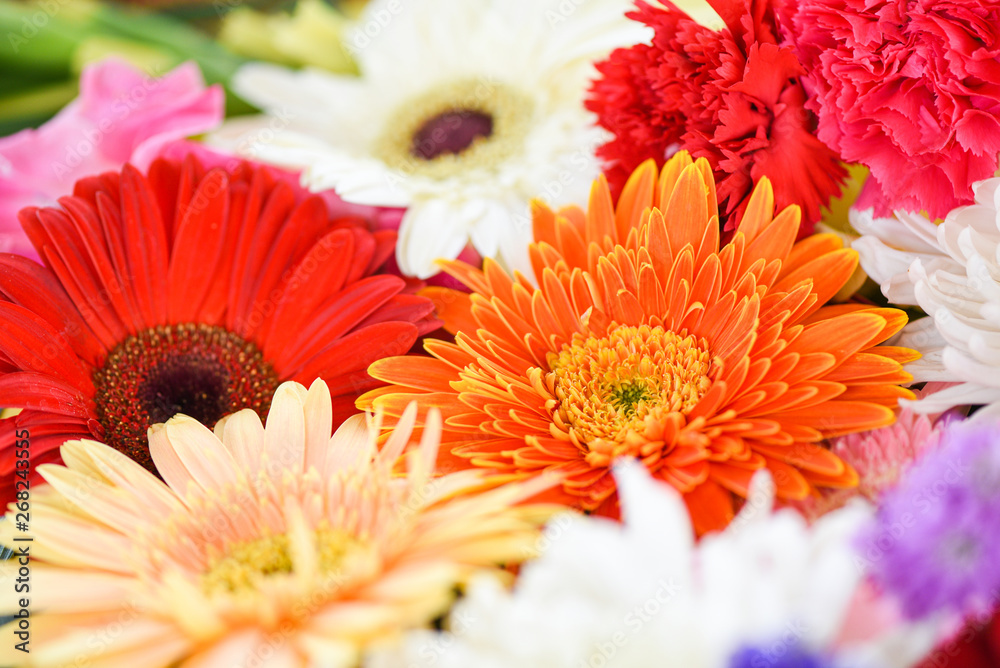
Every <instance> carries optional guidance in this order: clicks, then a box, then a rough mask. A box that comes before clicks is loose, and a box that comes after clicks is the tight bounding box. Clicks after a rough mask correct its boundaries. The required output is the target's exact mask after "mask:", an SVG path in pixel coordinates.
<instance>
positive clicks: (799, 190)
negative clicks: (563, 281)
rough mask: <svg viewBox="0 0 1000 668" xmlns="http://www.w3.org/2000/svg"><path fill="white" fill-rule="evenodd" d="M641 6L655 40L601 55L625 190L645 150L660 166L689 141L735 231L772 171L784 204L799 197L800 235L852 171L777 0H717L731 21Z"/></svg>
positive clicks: (611, 163) (600, 110)
mask: <svg viewBox="0 0 1000 668" xmlns="http://www.w3.org/2000/svg"><path fill="white" fill-rule="evenodd" d="M636 4H637V7H638V10H637V11H634V12H632V13H630V14H629V16H630V17H631V18H633V19H635V20H637V21H641V22H643V23H645V24H646V25H648V26H650V27H652V28H653V29H654V31H655V36H654V38H653V41H652V44H639V45H636V46H634V47H631V48H628V49H618V50H616V51H614V52H613V53H612V54H611V56H610V57H609V58H608V59H607V60H606V61H604V62H602V63H599V64H598V65H597V69H598V70H599V71H600V72H601V74H602V75H603V76H602V78H601V79H599V80H597V81H596V82H595V83H594V85H593V88H592V94H591V97H590V99H589V100H588V102H587V107H588V108H589V109H590V110H591V111H594V112H595V113H597V115H598V117H599V120H600V124H601V125H602V126H603V127H605V128H607V129H608V130H610V131H611V132H612V133H614V135H615V137H614V139H612V140H611V141H610V142H608V143H607V144H605V145H604V146H602V147H601V148H600V149H599V150H598V155H600V156H601V157H602V158H604V159H605V161H606V162H607V165H608V177H609V180H610V182H611V185H612V189H613V190H614V191H615V192H616V193H617V192H620V191H621V187H622V186H623V185H624V183H625V180H626V179H627V178H628V175H629V174H631V173H632V171H633V170H634V169H635V168H636V167H638V166H639V165H640V164H641V163H642V162H643V161H644V160H646V159H649V158H653V159H654V160H656V162H657V163H658V164H659V165H662V164H663V162H664V161H665V160H666V159H667V158H668V157H670V155H672V154H673V153H674V152H676V151H677V150H679V149H684V150H687V151H688V152H690V153H691V155H692V156H694V157H696V158H697V157H704V158H707V159H708V161H709V163H710V164H711V166H712V170H713V173H714V176H715V180H716V183H717V188H718V189H717V196H718V201H719V205H720V208H721V211H720V213H721V214H722V216H723V218H724V224H725V229H726V230H734V229H735V228H736V225H737V223H738V222H739V220H740V218H741V217H742V215H743V211H744V209H745V208H746V205H747V201H748V199H749V196H750V193H751V191H752V189H753V186H754V184H755V183H757V182H758V181H760V179H761V177H763V176H766V177H768V178H769V179H770V180H771V182H772V183H773V185H774V198H775V202H776V204H777V205H778V207H779V208H782V207H785V206H788V205H791V204H798V205H799V206H800V207H802V211H803V220H802V227H801V230H800V237H802V236H805V235H806V234H808V233H810V232H811V231H812V227H813V224H814V223H815V222H816V221H817V220H818V219H819V217H820V208H821V207H822V205H823V204H824V203H826V202H827V201H828V200H829V198H830V197H831V196H832V195H834V194H836V193H837V192H839V184H840V183H841V181H842V180H843V177H844V176H845V174H846V172H845V171H844V169H843V167H842V166H841V164H840V162H839V160H838V158H837V155H836V154H835V153H834V152H833V151H831V150H830V149H829V148H828V147H827V146H825V145H824V144H823V143H822V142H820V141H819V140H818V139H817V138H816V136H815V134H814V130H815V127H816V119H815V117H814V116H813V115H812V113H810V112H809V111H807V110H806V109H805V107H804V106H803V105H804V103H805V100H806V95H805V92H804V91H803V88H802V85H801V83H800V81H799V76H800V75H801V74H802V73H803V69H802V67H801V66H800V65H799V62H798V60H797V59H796V57H795V55H794V53H793V52H792V51H791V49H790V47H787V46H785V45H781V44H778V41H777V35H778V29H777V25H776V23H775V17H774V9H773V7H772V4H771V2H770V1H769V0H710V4H711V5H712V7H714V8H715V10H716V11H717V12H718V13H719V15H720V16H721V17H722V19H723V20H724V21H725V22H726V26H727V27H726V28H725V29H723V30H720V31H714V30H710V29H709V28H706V27H704V26H702V25H699V24H698V23H696V22H695V21H694V20H693V19H692V18H690V17H689V16H688V15H687V14H685V13H684V12H683V11H681V10H680V9H678V8H677V7H676V6H675V5H673V4H672V3H670V2H667V1H666V0H664V1H663V5H664V7H665V8H660V7H653V6H650V5H649V4H647V3H645V2H642V1H641V0H640V1H638V2H637V3H636Z"/></svg>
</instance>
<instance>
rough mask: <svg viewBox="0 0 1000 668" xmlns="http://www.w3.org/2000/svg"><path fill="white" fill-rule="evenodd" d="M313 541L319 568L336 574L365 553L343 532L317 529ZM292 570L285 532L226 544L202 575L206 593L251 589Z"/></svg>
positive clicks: (364, 546) (358, 541) (360, 543)
mask: <svg viewBox="0 0 1000 668" xmlns="http://www.w3.org/2000/svg"><path fill="white" fill-rule="evenodd" d="M313 535H314V540H315V544H316V551H317V561H318V566H319V571H320V572H321V573H323V574H331V573H336V572H337V571H340V570H342V569H343V568H344V567H345V565H346V564H347V563H348V562H349V561H352V560H353V559H354V558H355V557H358V556H361V555H362V554H364V553H366V547H367V546H366V544H365V543H363V542H362V541H360V540H358V539H357V538H356V537H354V536H352V535H351V534H348V533H347V532H345V531H339V530H333V529H318V530H316V531H315V533H314V534H313ZM294 570H295V562H294V559H293V555H292V548H291V542H290V541H289V539H288V536H287V535H285V534H277V535H273V536H265V537H264V538H258V539H256V540H251V541H247V542H244V543H234V544H233V545H230V546H229V549H228V550H227V552H226V554H224V555H221V556H219V557H217V558H215V559H212V560H211V561H210V565H209V568H208V571H207V572H206V573H205V574H204V575H203V576H202V588H203V589H204V591H206V592H208V593H215V592H222V591H227V592H241V591H248V590H254V589H256V588H257V584H258V582H260V580H261V579H263V578H266V577H268V576H272V575H281V574H285V575H288V574H291V573H292V572H294Z"/></svg>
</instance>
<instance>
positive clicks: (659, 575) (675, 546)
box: [369, 463, 934, 668]
mask: <svg viewBox="0 0 1000 668" xmlns="http://www.w3.org/2000/svg"><path fill="white" fill-rule="evenodd" d="M616 477H617V479H618V485H619V489H620V494H621V500H622V506H623V508H622V511H623V517H624V526H622V525H619V524H616V523H615V522H612V521H610V520H607V519H604V518H598V517H586V518H581V517H568V516H559V517H557V518H555V519H553V520H552V521H551V522H550V524H549V526H548V528H546V530H545V536H544V544H542V545H540V546H539V547H540V548H541V549H542V556H541V557H539V558H538V559H537V560H536V561H534V562H532V563H530V564H528V565H527V566H525V567H524V568H523V569H522V572H521V576H520V578H519V579H518V581H517V583H516V584H515V586H514V590H513V592H507V591H506V590H505V589H504V588H503V587H502V586H501V585H500V584H499V583H498V582H497V581H496V580H495V579H488V578H483V579H476V580H474V581H473V582H472V583H471V585H470V586H469V588H468V590H467V595H466V597H465V598H464V600H463V601H461V602H460V603H459V604H457V605H456V606H455V608H454V609H453V610H452V612H451V614H450V616H449V619H448V622H447V628H448V629H449V632H446V633H436V634H435V633H429V632H425V631H421V632H416V633H413V634H410V635H408V636H407V637H405V638H404V639H403V640H402V642H401V643H400V645H399V646H398V647H396V648H394V649H391V650H386V651H384V652H381V653H376V654H375V655H374V656H372V657H370V659H371V661H370V663H369V665H370V666H372V668H389V667H390V666H398V665H407V666H441V667H443V668H464V667H465V666H487V667H489V666H498V667H499V666H518V667H519V668H562V667H565V668H576V667H577V666H580V665H601V666H606V667H607V668H628V667H632V666H684V667H685V668H723V667H724V666H725V665H727V662H728V660H729V657H730V656H732V654H733V652H734V651H736V650H737V649H739V648H740V647H743V646H745V645H746V644H754V643H757V644H761V645H762V646H765V647H770V646H772V645H773V644H774V643H778V642H785V643H786V645H784V647H786V649H787V643H794V644H797V645H801V646H802V647H803V648H804V649H806V650H808V651H811V652H823V653H830V652H832V653H836V654H840V653H844V654H845V655H846V654H847V653H850V655H851V656H876V655H877V656H879V657H880V658H885V659H886V660H885V662H884V663H883V664H881V665H883V666H885V667H894V666H900V667H902V666H906V665H909V661H910V657H909V654H907V658H906V659H903V660H900V659H899V658H897V657H895V656H893V654H892V653H891V652H887V651H884V647H885V646H888V645H886V643H884V639H885V636H886V635H887V633H892V634H893V641H894V642H897V643H898V642H899V641H900V640H901V639H904V638H908V639H909V641H910V643H911V646H916V647H918V648H919V649H920V650H921V651H924V652H926V651H927V649H929V646H930V643H931V642H932V641H933V640H934V636H933V634H932V633H931V632H930V629H926V628H918V627H911V626H906V625H900V626H898V627H895V628H892V629H887V630H885V631H878V632H872V633H869V634H868V635H869V636H870V637H868V638H866V639H864V640H863V641H861V640H858V641H853V642H850V643H847V644H839V637H838V634H839V631H840V630H841V627H842V623H843V621H844V619H845V616H846V613H847V610H848V608H849V606H850V605H851V604H852V601H853V600H854V595H855V593H856V590H857V587H858V585H859V581H860V579H861V573H860V572H859V570H858V569H857V567H856V566H855V563H854V558H853V550H852V547H851V543H852V540H853V536H854V534H855V532H856V531H857V530H858V528H859V527H860V526H861V525H862V524H863V523H864V522H865V521H867V520H868V518H869V517H870V514H871V509H870V507H869V506H868V505H866V504H864V503H859V504H856V505H850V506H848V507H846V508H843V509H840V510H837V511H834V512H832V513H830V514H828V515H827V516H825V517H823V518H821V519H820V520H818V521H817V522H816V523H815V524H814V525H813V526H811V527H810V526H807V524H806V523H805V521H804V520H803V518H802V517H801V516H799V515H798V514H797V513H795V512H793V511H790V510H782V511H778V512H776V513H774V512H772V511H771V510H770V508H771V503H772V501H773V493H774V486H773V483H772V482H771V481H770V479H769V477H768V476H766V475H765V476H759V477H757V478H755V480H754V484H753V488H754V492H755V493H756V495H757V497H758V498H757V502H756V503H755V504H754V505H753V507H752V508H751V509H750V510H746V511H745V512H743V513H741V516H740V518H738V519H739V521H735V522H733V523H732V524H730V525H729V527H727V528H726V529H725V530H724V531H722V532H720V533H718V534H710V535H708V536H706V537H704V538H703V539H702V541H701V542H700V543H699V544H697V545H695V544H694V542H693V540H692V539H691V535H690V534H691V527H690V522H689V520H688V519H687V512H686V510H685V507H684V502H683V500H682V499H681V497H680V495H679V494H677V493H676V492H675V491H674V490H672V489H671V488H669V487H667V486H666V485H664V484H663V483H660V482H656V481H654V480H653V479H652V477H651V476H650V475H649V473H648V472H647V471H646V469H645V467H642V466H628V464H623V463H620V464H619V465H618V466H617V470H616ZM751 496H753V494H752V495H751ZM657 518H662V522H661V527H658V526H657V524H658V523H657ZM657 528H662V532H658V531H656V529H657ZM598 662H599V663H598ZM859 665H867V664H859Z"/></svg>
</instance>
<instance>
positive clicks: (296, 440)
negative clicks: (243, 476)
mask: <svg viewBox="0 0 1000 668" xmlns="http://www.w3.org/2000/svg"><path fill="white" fill-rule="evenodd" d="M305 399H306V389H305V388H304V387H302V386H301V385H299V384H298V383H292V382H287V383H282V384H281V386H280V387H278V389H277V390H276V391H275V393H274V399H273V400H272V401H271V410H270V411H268V414H267V424H265V425H264V452H265V454H266V455H267V463H266V466H268V467H269V468H268V474H269V475H271V476H272V477H274V476H276V475H277V472H278V471H281V470H287V471H293V472H296V473H300V472H302V467H303V465H304V463H305V447H306V433H305V431H306V424H305V414H304V405H303V404H304V403H305ZM270 467H276V468H275V470H274V471H272V470H271V469H270ZM278 477H280V476H278Z"/></svg>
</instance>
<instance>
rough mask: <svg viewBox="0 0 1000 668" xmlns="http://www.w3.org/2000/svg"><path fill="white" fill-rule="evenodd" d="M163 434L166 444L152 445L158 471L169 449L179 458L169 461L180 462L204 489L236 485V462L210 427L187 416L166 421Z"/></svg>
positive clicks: (151, 448)
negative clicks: (161, 458)
mask: <svg viewBox="0 0 1000 668" xmlns="http://www.w3.org/2000/svg"><path fill="white" fill-rule="evenodd" d="M164 432H165V435H166V439H165V440H164V439H158V440H157V442H156V447H155V449H154V445H153V442H152V441H150V446H149V452H150V454H151V455H152V457H153V462H154V463H156V464H157V468H159V461H157V456H158V455H159V454H160V453H161V451H162V450H163V449H164V447H170V448H171V449H172V450H173V451H174V454H175V455H176V459H174V458H169V461H170V463H171V464H174V463H175V462H176V461H178V460H179V461H180V462H181V464H183V466H184V468H185V469H187V471H188V473H189V475H190V478H191V479H192V480H194V481H195V482H196V483H197V484H198V486H200V487H201V488H203V489H206V490H208V489H218V488H221V487H224V486H225V485H227V484H231V483H234V482H236V473H235V472H236V461H235V460H234V459H233V456H232V455H231V454H230V453H229V450H227V449H226V447H225V446H224V445H223V444H222V441H220V440H219V439H218V438H216V436H215V434H214V433H212V431H211V430H210V429H209V428H208V427H206V426H205V425H203V424H202V423H200V422H198V421H197V420H194V419H192V418H189V417H187V416H186V415H178V416H175V417H172V418H170V419H169V420H167V423H166V425H165V426H164ZM164 479H166V477H164Z"/></svg>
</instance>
